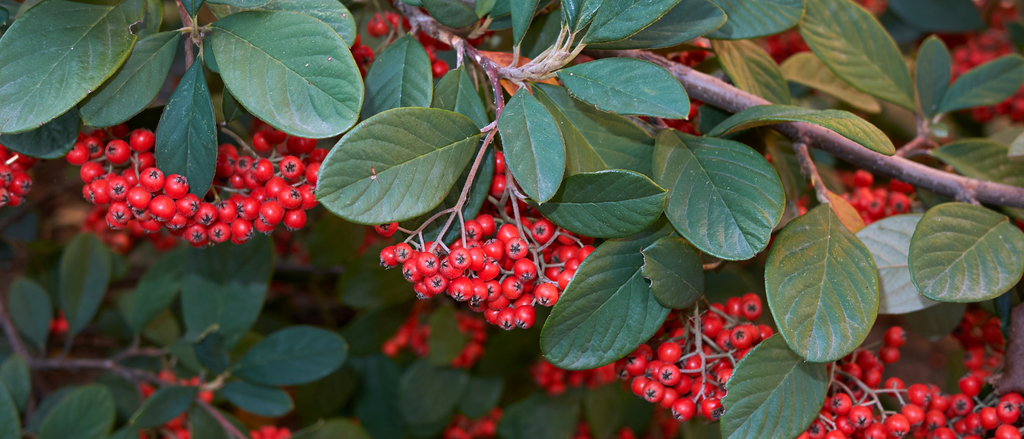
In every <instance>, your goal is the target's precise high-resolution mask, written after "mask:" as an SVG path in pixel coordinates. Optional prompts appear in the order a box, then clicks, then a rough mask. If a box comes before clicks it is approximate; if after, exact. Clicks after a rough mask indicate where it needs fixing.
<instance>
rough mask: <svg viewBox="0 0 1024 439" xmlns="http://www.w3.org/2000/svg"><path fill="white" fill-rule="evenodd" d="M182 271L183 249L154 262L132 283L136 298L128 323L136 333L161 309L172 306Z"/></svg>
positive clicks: (179, 286) (183, 269)
mask: <svg viewBox="0 0 1024 439" xmlns="http://www.w3.org/2000/svg"><path fill="white" fill-rule="evenodd" d="M184 274H185V251H184V250H176V251H173V252H170V253H167V254H166V255H164V256H163V257H161V258H160V259H159V260H157V261H156V263H154V264H153V265H152V266H150V267H149V269H147V270H146V273H145V274H143V275H142V279H139V283H138V284H137V285H136V286H135V299H134V300H133V301H132V310H131V315H130V317H129V323H130V324H131V325H132V328H133V329H134V330H135V332H136V333H140V332H142V330H143V329H145V328H146V325H148V324H149V322H150V320H153V318H154V317H156V315H157V314H159V313H160V311H162V310H164V309H165V308H167V307H168V306H170V305H171V302H172V301H174V298H175V297H177V296H178V291H181V280H182V276H184Z"/></svg>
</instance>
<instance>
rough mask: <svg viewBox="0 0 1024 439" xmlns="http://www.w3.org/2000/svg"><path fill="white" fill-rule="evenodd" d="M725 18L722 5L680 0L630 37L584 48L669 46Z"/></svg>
mask: <svg viewBox="0 0 1024 439" xmlns="http://www.w3.org/2000/svg"><path fill="white" fill-rule="evenodd" d="M567 7H568V6H567V2H565V1H563V2H562V9H563V10H565V9H566V8H567ZM725 20H726V17H725V12H723V11H722V8H719V7H718V6H717V5H715V4H714V3H712V2H710V1H708V0H682V1H680V2H679V3H678V4H676V6H675V7H673V8H672V9H671V10H669V11H668V13H666V14H665V15H663V16H662V17H661V18H659V19H658V21H655V22H654V23H653V24H651V25H650V26H647V27H646V28H645V29H644V30H641V31H640V32H637V33H635V34H633V35H632V36H631V37H629V38H626V39H624V40H619V41H613V42H610V43H600V44H590V45H588V46H587V47H589V48H592V49H598V50H610V49H656V48H661V47H671V46H675V45H678V44H682V43H685V42H687V41H690V40H692V39H694V38H697V37H699V36H703V35H706V34H708V33H711V32H712V31H714V30H715V29H718V28H719V27H721V26H722V24H724V23H725Z"/></svg>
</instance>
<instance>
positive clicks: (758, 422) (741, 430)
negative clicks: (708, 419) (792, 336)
mask: <svg viewBox="0 0 1024 439" xmlns="http://www.w3.org/2000/svg"><path fill="white" fill-rule="evenodd" d="M828 385H829V375H828V365H826V364H817V363H810V362H806V361H804V359H803V358H800V356H799V355H797V354H796V353H795V352H793V351H792V350H790V349H789V346H786V341H785V340H783V338H782V337H779V336H778V335H776V336H773V337H771V338H769V339H767V340H764V341H762V342H761V344H759V345H757V346H756V347H754V349H751V350H750V353H748V354H747V355H746V356H745V357H743V359H742V360H740V362H739V363H738V364H737V365H736V371H735V372H734V373H733V375H732V378H730V379H729V382H728V383H726V390H728V391H729V394H728V395H726V397H725V398H723V399H722V404H723V407H725V414H723V415H722V420H721V423H722V437H723V438H726V439H734V438H751V437H757V438H772V439H790V438H794V437H796V436H799V435H800V433H803V431H804V430H805V429H807V426H809V425H811V422H812V421H814V419H815V418H817V417H818V412H819V411H821V406H822V404H824V403H825V395H826V393H828Z"/></svg>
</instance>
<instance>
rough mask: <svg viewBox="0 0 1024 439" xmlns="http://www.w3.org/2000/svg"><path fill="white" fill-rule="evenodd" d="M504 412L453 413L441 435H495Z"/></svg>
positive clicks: (475, 438) (474, 438)
mask: <svg viewBox="0 0 1024 439" xmlns="http://www.w3.org/2000/svg"><path fill="white" fill-rule="evenodd" d="M504 414H505V413H504V411H503V410H502V409H501V408H500V407H495V408H493V409H491V411H490V412H488V413H487V414H486V415H484V416H481V417H480V418H477V419H470V418H467V417H466V416H464V415H462V414H458V415H455V419H452V422H451V423H450V424H448V426H447V427H445V429H444V432H443V433H442V434H441V437H442V438H444V439H484V438H493V437H496V436H497V433H498V422H500V421H501V417H502V416H503V415H504ZM253 439H256V438H253Z"/></svg>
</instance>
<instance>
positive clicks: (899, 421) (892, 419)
mask: <svg viewBox="0 0 1024 439" xmlns="http://www.w3.org/2000/svg"><path fill="white" fill-rule="evenodd" d="M885 429H886V430H888V431H889V435H890V436H893V437H897V438H900V437H903V436H904V435H906V434H907V433H908V432H910V421H908V420H907V417H906V416H903V415H901V414H899V413H896V414H894V415H891V416H889V417H888V418H886V419H885Z"/></svg>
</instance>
